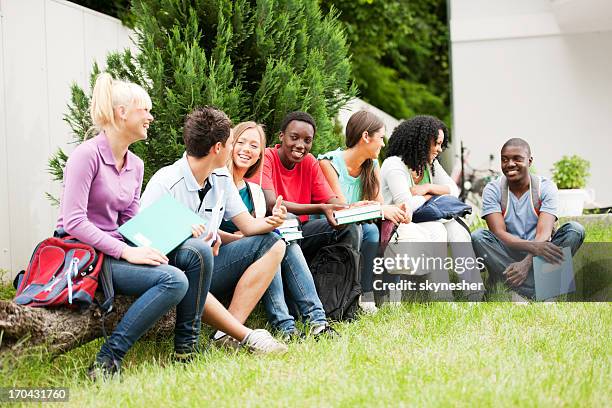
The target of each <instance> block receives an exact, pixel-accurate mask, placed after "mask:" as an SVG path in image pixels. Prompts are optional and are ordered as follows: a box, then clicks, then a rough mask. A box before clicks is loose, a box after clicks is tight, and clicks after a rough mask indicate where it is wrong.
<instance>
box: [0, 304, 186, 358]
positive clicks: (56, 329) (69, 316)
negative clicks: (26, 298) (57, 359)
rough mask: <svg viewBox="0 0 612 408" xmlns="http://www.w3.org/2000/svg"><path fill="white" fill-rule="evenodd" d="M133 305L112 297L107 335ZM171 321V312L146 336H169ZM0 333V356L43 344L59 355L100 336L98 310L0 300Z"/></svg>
mask: <svg viewBox="0 0 612 408" xmlns="http://www.w3.org/2000/svg"><path fill="white" fill-rule="evenodd" d="M99 300H102V299H99ZM133 302H134V298H133V297H128V296H116V297H115V300H114V302H113V311H112V312H111V313H110V314H109V315H108V316H107V317H106V319H105V327H106V333H107V334H109V335H110V333H111V332H112V331H113V329H114V327H115V326H116V325H117V323H118V322H119V320H121V317H123V315H124V314H125V312H126V311H127V310H128V308H129V306H130V305H131V304H132V303H133ZM174 322H175V312H174V310H172V311H170V312H169V313H167V314H166V315H165V316H164V317H162V318H161V319H160V320H159V321H158V322H157V323H156V325H155V326H153V328H151V330H149V332H148V333H147V337H156V336H167V335H169V334H170V333H172V332H173V330H174ZM0 333H1V335H2V337H1V343H0V354H3V353H7V352H11V353H19V352H20V351H22V350H25V349H27V348H28V347H31V346H36V345H46V346H47V348H48V351H49V353H52V354H59V353H63V352H66V351H69V350H72V349H73V348H76V347H78V346H80V345H82V344H85V343H87V342H89V341H91V340H94V339H96V338H98V337H102V335H103V334H102V324H101V321H100V310H99V309H98V308H97V307H96V306H94V305H92V306H90V307H89V309H86V310H83V311H74V310H70V309H67V308H57V309H45V308H34V307H26V306H20V305H17V304H15V303H13V302H10V301H6V300H0Z"/></svg>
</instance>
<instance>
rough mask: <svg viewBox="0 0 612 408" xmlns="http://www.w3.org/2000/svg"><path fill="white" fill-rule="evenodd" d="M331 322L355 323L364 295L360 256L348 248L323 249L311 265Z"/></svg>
mask: <svg viewBox="0 0 612 408" xmlns="http://www.w3.org/2000/svg"><path fill="white" fill-rule="evenodd" d="M310 271H311V272H312V277H313V279H314V283H315V286H316V288H317V294H318V295H319V299H321V303H322V304H323V309H325V314H326V315H327V318H328V319H331V320H336V321H341V320H353V319H354V318H355V313H356V312H357V309H358V307H359V296H360V295H361V284H360V282H361V254H360V253H359V252H357V251H355V250H354V249H353V248H351V247H350V246H348V245H347V244H334V245H328V246H326V247H323V248H321V250H320V251H319V252H318V253H317V255H316V256H315V257H314V259H313V260H312V262H311V263H310Z"/></svg>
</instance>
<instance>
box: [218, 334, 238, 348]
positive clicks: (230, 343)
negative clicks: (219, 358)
mask: <svg viewBox="0 0 612 408" xmlns="http://www.w3.org/2000/svg"><path fill="white" fill-rule="evenodd" d="M211 342H212V344H214V345H215V347H218V348H220V349H226V350H231V351H237V350H238V349H240V342H239V341H238V340H236V339H235V338H233V337H232V336H230V335H229V334H226V335H224V336H223V337H219V338H218V339H217V340H215V339H214V338H211Z"/></svg>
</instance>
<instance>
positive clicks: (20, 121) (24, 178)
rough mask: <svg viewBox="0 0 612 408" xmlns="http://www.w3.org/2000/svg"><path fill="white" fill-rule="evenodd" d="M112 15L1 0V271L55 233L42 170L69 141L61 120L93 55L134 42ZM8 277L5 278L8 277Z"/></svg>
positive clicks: (51, 188)
mask: <svg viewBox="0 0 612 408" xmlns="http://www.w3.org/2000/svg"><path fill="white" fill-rule="evenodd" d="M129 35H130V31H129V30H128V29H126V28H125V27H123V26H122V25H121V22H120V21H119V20H117V19H114V18H111V17H108V16H106V15H103V14H101V13H97V12H95V11H93V10H89V9H87V8H84V7H81V6H78V5H76V4H74V3H70V2H67V1H63V0H0V269H4V270H7V271H9V272H10V275H11V276H12V275H14V274H15V273H17V272H18V271H19V270H20V269H22V268H25V266H26V263H27V262H28V260H29V257H30V255H31V253H32V250H33V248H34V246H35V245H36V244H37V243H38V242H39V241H40V240H42V239H44V238H46V237H48V236H50V235H51V233H52V232H53V229H54V226H55V221H56V220H57V212H58V210H57V208H55V207H53V206H52V205H51V202H50V201H49V200H48V199H46V198H45V193H47V192H48V193H51V194H53V195H54V196H58V195H59V193H60V185H59V183H57V182H53V181H51V177H50V175H49V173H48V171H47V162H48V160H49V157H50V156H51V155H52V154H53V153H54V152H55V151H57V149H58V148H59V147H61V148H63V149H65V151H66V152H70V151H72V149H73V148H74V146H73V145H70V144H69V142H71V141H72V136H71V133H70V128H69V127H68V125H67V124H66V123H65V122H64V121H63V120H62V118H63V115H64V114H65V113H66V112H67V107H66V106H67V104H68V102H69V101H70V85H71V84H72V83H73V82H77V83H78V84H79V85H80V86H81V87H84V88H88V83H89V74H90V72H91V68H92V65H93V62H94V61H97V62H98V63H100V64H104V62H105V61H106V55H107V54H108V53H109V52H111V51H114V50H122V49H125V48H128V47H130V46H131V41H130V39H129ZM11 276H5V277H4V278H5V279H8V278H10V277H11Z"/></svg>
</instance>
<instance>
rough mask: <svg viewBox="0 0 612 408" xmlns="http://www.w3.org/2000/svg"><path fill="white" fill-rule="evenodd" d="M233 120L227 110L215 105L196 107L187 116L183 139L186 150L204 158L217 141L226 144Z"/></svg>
mask: <svg viewBox="0 0 612 408" xmlns="http://www.w3.org/2000/svg"><path fill="white" fill-rule="evenodd" d="M231 128H232V122H231V121H230V119H229V118H228V117H227V115H226V114H225V112H223V111H222V110H220V109H218V108H215V107H214V106H202V107H198V108H195V109H194V110H193V111H192V112H191V113H190V114H189V115H187V116H186V117H185V124H184V125H183V141H184V142H185V150H186V151H187V154H188V155H189V156H192V157H197V158H202V157H204V156H206V155H207V154H208V152H209V151H210V148H211V147H212V146H214V145H215V144H216V143H217V142H221V143H222V144H223V145H224V146H225V142H227V139H228V138H229V135H230V130H231Z"/></svg>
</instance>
